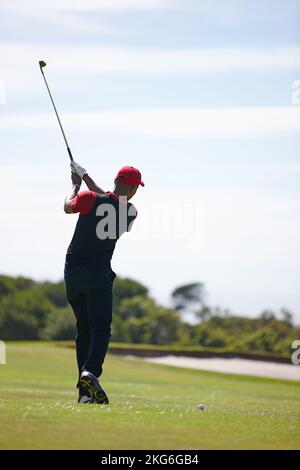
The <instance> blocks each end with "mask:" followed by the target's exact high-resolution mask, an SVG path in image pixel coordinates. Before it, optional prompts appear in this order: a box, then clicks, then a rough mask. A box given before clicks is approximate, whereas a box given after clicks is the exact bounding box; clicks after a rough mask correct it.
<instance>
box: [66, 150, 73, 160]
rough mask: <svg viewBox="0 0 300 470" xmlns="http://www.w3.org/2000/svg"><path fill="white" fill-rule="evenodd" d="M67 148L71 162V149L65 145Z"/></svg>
mask: <svg viewBox="0 0 300 470" xmlns="http://www.w3.org/2000/svg"><path fill="white" fill-rule="evenodd" d="M67 150H68V154H69V157H70V160H71V162H73V161H74V159H73V155H72V152H71V150H70V149H69V147H67Z"/></svg>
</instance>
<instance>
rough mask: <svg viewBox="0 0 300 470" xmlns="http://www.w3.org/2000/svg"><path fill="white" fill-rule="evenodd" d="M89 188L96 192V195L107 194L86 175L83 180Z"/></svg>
mask: <svg viewBox="0 0 300 470" xmlns="http://www.w3.org/2000/svg"><path fill="white" fill-rule="evenodd" d="M82 179H83V181H84V182H85V184H86V185H87V187H88V188H89V190H90V191H94V193H98V194H105V191H104V190H103V189H102V188H99V186H98V185H97V184H96V183H95V181H94V180H93V179H92V178H91V177H90V176H89V175H88V174H87V173H86V174H85V175H84V177H83V178H82Z"/></svg>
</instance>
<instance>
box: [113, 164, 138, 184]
mask: <svg viewBox="0 0 300 470" xmlns="http://www.w3.org/2000/svg"><path fill="white" fill-rule="evenodd" d="M119 178H120V183H121V184H128V186H138V185H141V186H145V185H144V183H143V181H142V175H141V173H140V172H139V170H138V169H137V168H134V167H133V166H123V167H122V168H121V169H120V170H119V171H118V174H117V176H116V180H117V179H119Z"/></svg>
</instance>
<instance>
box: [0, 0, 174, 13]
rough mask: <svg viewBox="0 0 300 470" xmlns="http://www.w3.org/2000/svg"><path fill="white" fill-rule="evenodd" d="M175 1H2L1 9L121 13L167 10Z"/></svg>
mask: <svg viewBox="0 0 300 470" xmlns="http://www.w3.org/2000/svg"><path fill="white" fill-rule="evenodd" d="M175 2H176V0H51V2H41V0H26V2H24V0H2V1H1V8H3V9H7V10H15V11H22V12H30V11H33V10H41V11H50V10H52V11H72V12H84V11H123V10H152V9H161V8H169V7H171V6H173V5H174V4H175Z"/></svg>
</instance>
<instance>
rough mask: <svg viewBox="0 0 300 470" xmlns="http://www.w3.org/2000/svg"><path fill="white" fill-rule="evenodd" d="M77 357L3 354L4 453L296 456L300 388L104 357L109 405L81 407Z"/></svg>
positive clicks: (54, 349) (28, 349)
mask: <svg viewBox="0 0 300 470" xmlns="http://www.w3.org/2000/svg"><path fill="white" fill-rule="evenodd" d="M74 356H75V354H74V350H73V349H70V348H66V347H58V346H55V344H52V343H49V344H47V343H20V344H16V343H14V344H10V345H9V346H8V351H7V365H5V366H4V365H0V449H109V450H110V449H299V448H300V419H299V418H300V383H295V382H284V381H276V380H271V379H256V378H252V377H242V376H233V375H223V374H217V373H211V372H201V371H193V370H188V369H181V368H174V367H168V366H161V365H152V364H148V363H144V362H143V361H142V360H137V361H135V360H134V361H133V360H130V359H125V358H122V357H119V356H112V355H110V356H108V357H107V359H106V363H105V370H104V374H103V379H102V384H103V386H104V388H105V390H106V392H107V394H108V396H109V398H110V400H111V405H108V406H105V405H104V406H103V405H102V406H101V405H100V406H99V405H78V404H76V403H75V399H76V391H75V388H74V382H75V381H76V373H75V357H74ZM199 403H204V404H205V405H206V410H205V411H204V412H201V411H198V409H197V405H198V404H199Z"/></svg>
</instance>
